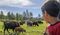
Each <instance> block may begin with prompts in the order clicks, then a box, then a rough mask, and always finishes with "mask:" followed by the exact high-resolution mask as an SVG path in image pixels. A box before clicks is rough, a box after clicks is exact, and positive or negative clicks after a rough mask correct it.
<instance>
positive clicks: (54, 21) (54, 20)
mask: <svg viewBox="0 0 60 35" xmlns="http://www.w3.org/2000/svg"><path fill="white" fill-rule="evenodd" d="M56 22H58V20H56V19H53V20H51V22H50V24H51V25H53V24H55V23H56Z"/></svg>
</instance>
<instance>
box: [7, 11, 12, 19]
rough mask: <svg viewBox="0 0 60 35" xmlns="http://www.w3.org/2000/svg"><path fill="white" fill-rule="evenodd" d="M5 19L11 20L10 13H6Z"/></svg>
mask: <svg viewBox="0 0 60 35" xmlns="http://www.w3.org/2000/svg"><path fill="white" fill-rule="evenodd" d="M7 19H9V20H11V15H10V12H8V13H7Z"/></svg>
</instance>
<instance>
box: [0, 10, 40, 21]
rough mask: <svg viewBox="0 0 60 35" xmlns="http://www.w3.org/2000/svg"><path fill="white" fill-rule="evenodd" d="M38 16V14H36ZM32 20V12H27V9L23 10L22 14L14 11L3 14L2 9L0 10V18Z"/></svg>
mask: <svg viewBox="0 0 60 35" xmlns="http://www.w3.org/2000/svg"><path fill="white" fill-rule="evenodd" d="M38 16H39V17H40V14H38ZM28 19H29V20H33V19H34V18H33V13H32V12H28V10H26V11H24V12H23V14H19V13H16V14H14V13H13V12H8V13H7V15H4V13H3V11H0V20H17V21H19V20H21V21H22V20H28Z"/></svg>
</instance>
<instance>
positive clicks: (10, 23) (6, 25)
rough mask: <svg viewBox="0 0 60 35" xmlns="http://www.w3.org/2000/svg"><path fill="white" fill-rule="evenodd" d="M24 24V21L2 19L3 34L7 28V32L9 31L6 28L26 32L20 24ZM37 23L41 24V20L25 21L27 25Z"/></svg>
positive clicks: (36, 24)
mask: <svg viewBox="0 0 60 35" xmlns="http://www.w3.org/2000/svg"><path fill="white" fill-rule="evenodd" d="M23 24H25V22H14V21H4V25H3V26H4V34H5V31H6V30H7V32H8V33H9V30H8V29H12V31H13V32H26V30H25V29H23V28H21V26H20V25H23ZM39 24H43V22H42V21H38V22H37V21H35V22H31V21H28V22H27V26H39Z"/></svg>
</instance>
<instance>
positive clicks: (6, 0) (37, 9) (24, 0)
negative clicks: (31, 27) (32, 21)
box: [0, 0, 45, 17]
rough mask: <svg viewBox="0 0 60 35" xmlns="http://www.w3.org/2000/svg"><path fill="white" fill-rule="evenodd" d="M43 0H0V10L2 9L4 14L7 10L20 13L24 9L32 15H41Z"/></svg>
mask: <svg viewBox="0 0 60 35" xmlns="http://www.w3.org/2000/svg"><path fill="white" fill-rule="evenodd" d="M44 2H45V0H0V10H3V12H4V14H5V15H6V14H7V12H9V11H10V12H13V13H17V12H18V13H20V14H22V13H23V12H24V11H25V10H26V9H28V11H29V12H32V13H33V16H34V17H37V16H38V14H41V15H42V12H41V5H42V4H43V3H44Z"/></svg>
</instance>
